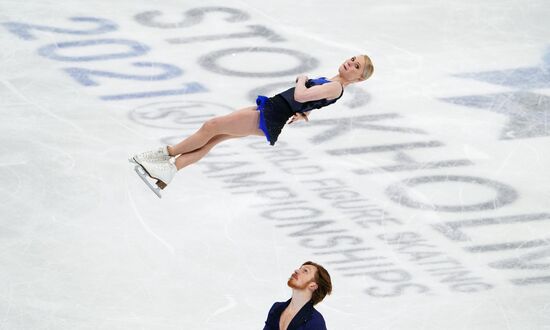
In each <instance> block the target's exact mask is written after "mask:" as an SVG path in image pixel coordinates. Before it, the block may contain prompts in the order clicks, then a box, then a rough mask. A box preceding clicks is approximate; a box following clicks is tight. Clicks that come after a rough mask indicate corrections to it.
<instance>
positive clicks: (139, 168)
mask: <svg viewBox="0 0 550 330" xmlns="http://www.w3.org/2000/svg"><path fill="white" fill-rule="evenodd" d="M134 171H136V173H137V175H138V176H139V177H140V179H141V180H143V182H145V184H146V185H147V187H149V189H151V191H153V192H154V193H155V195H157V197H158V198H162V196H161V194H160V188H155V186H153V184H152V183H151V182H149V180H148V179H147V178H149V177H150V176H149V175H148V174H147V171H145V169H144V168H143V167H142V166H141V165H139V164H138V165H136V166H135V167H134Z"/></svg>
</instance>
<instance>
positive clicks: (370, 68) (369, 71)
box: [362, 55, 374, 80]
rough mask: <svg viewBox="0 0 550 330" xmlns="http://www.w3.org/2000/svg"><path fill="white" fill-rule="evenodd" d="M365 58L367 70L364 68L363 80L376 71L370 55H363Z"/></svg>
mask: <svg viewBox="0 0 550 330" xmlns="http://www.w3.org/2000/svg"><path fill="white" fill-rule="evenodd" d="M363 58H364V59H365V70H363V77H362V78H363V80H367V79H369V78H370V76H372V73H373V72H374V65H372V61H371V60H370V57H368V56H367V55H363Z"/></svg>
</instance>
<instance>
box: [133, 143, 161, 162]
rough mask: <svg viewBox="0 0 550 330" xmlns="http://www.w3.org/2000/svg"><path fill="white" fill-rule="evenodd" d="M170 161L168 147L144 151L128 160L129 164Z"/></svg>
mask: <svg viewBox="0 0 550 330" xmlns="http://www.w3.org/2000/svg"><path fill="white" fill-rule="evenodd" d="M169 159H170V155H169V154H168V147H167V146H164V147H159V148H157V149H154V150H149V151H145V152H142V153H139V154H135V155H133V156H132V157H130V158H128V161H129V162H130V163H134V164H141V163H142V162H165V161H168V160H169Z"/></svg>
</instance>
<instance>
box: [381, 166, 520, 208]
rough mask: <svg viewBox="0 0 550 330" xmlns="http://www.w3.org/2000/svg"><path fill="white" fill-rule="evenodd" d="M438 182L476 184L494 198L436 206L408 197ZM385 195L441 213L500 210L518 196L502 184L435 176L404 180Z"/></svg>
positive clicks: (485, 180)
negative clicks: (415, 191) (492, 194)
mask: <svg viewBox="0 0 550 330" xmlns="http://www.w3.org/2000/svg"><path fill="white" fill-rule="evenodd" d="M438 182H449V183H450V182H465V183H471V184H477V185H480V186H485V187H489V188H491V189H493V190H494V191H495V192H496V197H495V198H493V199H491V200H488V201H484V202H482V203H478V204H467V205H463V204H457V205H437V204H426V203H422V202H419V201H417V200H414V199H413V198H412V197H410V191H411V189H413V188H414V187H416V186H419V185H422V184H430V183H438ZM386 195H387V196H388V197H389V198H390V199H391V200H392V201H394V202H396V203H398V204H400V205H403V206H406V207H410V208H413V209H432V210H434V211H441V212H472V211H482V210H492V209H496V208H500V207H502V206H504V205H507V204H510V203H512V202H514V201H515V200H516V199H517V197H518V194H517V192H516V190H514V189H513V188H512V187H510V186H508V185H505V184H503V183H500V182H497V181H493V180H489V179H485V178H480V177H472V176H453V175H448V176H447V175H436V176H422V177H416V178H412V179H406V180H403V181H401V182H398V183H395V184H393V185H391V186H389V187H388V188H387V189H386ZM458 202H460V201H458Z"/></svg>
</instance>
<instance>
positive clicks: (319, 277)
mask: <svg viewBox="0 0 550 330" xmlns="http://www.w3.org/2000/svg"><path fill="white" fill-rule="evenodd" d="M303 265H311V266H314V267H315V268H316V269H317V271H316V272H315V277H314V281H315V283H317V290H315V291H313V294H312V296H311V302H313V305H317V304H318V303H320V302H321V301H323V299H325V296H326V295H327V294H330V293H331V292H332V282H331V281H330V275H329V273H328V272H327V270H326V269H325V268H324V267H323V266H321V265H319V264H317V263H315V262H313V261H306V262H304V263H303V264H302V266H303Z"/></svg>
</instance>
